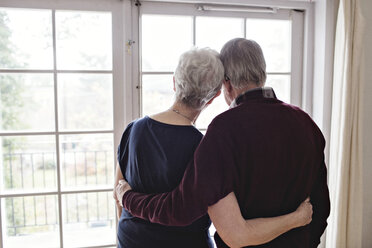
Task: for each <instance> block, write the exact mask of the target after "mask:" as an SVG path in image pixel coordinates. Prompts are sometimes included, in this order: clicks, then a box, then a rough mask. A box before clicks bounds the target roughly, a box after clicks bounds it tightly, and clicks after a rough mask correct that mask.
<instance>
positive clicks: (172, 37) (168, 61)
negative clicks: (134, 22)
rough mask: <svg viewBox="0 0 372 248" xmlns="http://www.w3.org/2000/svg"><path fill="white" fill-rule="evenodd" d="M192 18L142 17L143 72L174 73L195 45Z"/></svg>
mask: <svg viewBox="0 0 372 248" xmlns="http://www.w3.org/2000/svg"><path fill="white" fill-rule="evenodd" d="M192 21H193V20H192V17H191V16H161V15H143V16H142V70H143V71H174V70H175V68H176V67H177V63H178V59H179V56H180V55H181V54H182V53H183V52H185V51H187V50H189V49H190V48H191V47H192V45H193V40H192V36H193V32H192Z"/></svg>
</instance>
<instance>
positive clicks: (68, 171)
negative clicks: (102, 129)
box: [60, 134, 114, 190]
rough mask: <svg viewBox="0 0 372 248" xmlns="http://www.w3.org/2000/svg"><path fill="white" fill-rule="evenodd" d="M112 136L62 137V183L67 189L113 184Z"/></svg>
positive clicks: (79, 135) (83, 135)
mask: <svg viewBox="0 0 372 248" xmlns="http://www.w3.org/2000/svg"><path fill="white" fill-rule="evenodd" d="M113 143H114V142H113V135H112V134H78V135H61V136H60V151H61V152H60V154H61V165H62V177H61V182H62V186H63V187H64V189H65V190H68V189H72V190H74V189H75V188H76V187H82V186H98V185H99V186H104V187H107V186H108V187H110V186H112V185H113V183H114V154H113Z"/></svg>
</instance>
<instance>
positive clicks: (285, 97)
mask: <svg viewBox="0 0 372 248" xmlns="http://www.w3.org/2000/svg"><path fill="white" fill-rule="evenodd" d="M265 86H270V87H273V89H274V91H275V95H276V97H277V98H278V99H279V100H281V101H283V102H286V103H290V102H291V76H289V75H267V80H266V84H265Z"/></svg>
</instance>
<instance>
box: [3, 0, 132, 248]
mask: <svg viewBox="0 0 372 248" xmlns="http://www.w3.org/2000/svg"><path fill="white" fill-rule="evenodd" d="M130 5H131V4H130V3H129V2H127V1H126V2H124V3H123V2H122V1H120V0H105V1H102V0H64V1H57V0H32V1H30V0H2V1H1V3H0V7H2V8H21V9H48V10H52V25H53V57H54V61H53V69H50V70H33V69H31V70H29V69H15V70H13V69H0V73H50V74H53V76H54V104H55V109H54V111H55V131H50V132H49V131H48V132H32V131H27V132H0V136H2V137H6V136H21V135H25V136H35V135H53V136H54V137H55V143H56V151H55V152H56V163H57V169H56V173H57V190H47V189H46V190H43V191H35V190H25V191H23V192H22V193H13V192H6V193H4V192H0V200H2V199H3V198H4V199H5V198H9V197H27V196H46V195H55V196H56V197H57V199H58V217H57V218H58V222H59V237H60V241H59V246H60V247H64V244H63V216H62V214H63V213H62V212H63V210H62V196H63V195H67V194H77V193H92V192H94V193H96V192H112V190H113V187H111V186H110V187H99V188H98V187H94V186H93V187H89V188H82V189H81V190H73V191H66V190H62V189H61V169H62V168H61V164H60V148H59V136H60V135H65V134H105V133H106V134H107V133H108V134H112V135H113V137H114V150H113V154H114V157H113V161H116V148H117V147H118V144H119V142H120V139H121V135H122V132H123V130H124V128H125V126H126V124H127V123H128V122H129V121H130V120H132V119H133V118H134V116H133V109H132V107H133V106H134V105H135V104H133V102H132V99H133V98H132V96H133V91H132V89H131V88H132V85H131V84H126V83H123V82H125V81H126V82H129V81H130V80H131V76H132V73H129V72H130V71H131V66H132V56H128V55H130V54H132V52H135V51H127V52H125V50H124V48H125V42H124V40H126V39H128V38H129V37H130V36H131V30H130V29H127V28H126V29H125V31H124V25H126V26H127V27H130V26H131V22H132V15H131V6H130ZM56 10H81V11H98V12H110V13H111V15H112V70H57V67H56V34H55V11H56ZM60 72H62V73H63V72H64V73H66V72H68V73H109V74H112V77H113V92H112V93H113V129H109V130H96V131H59V127H58V99H57V97H58V95H57V74H58V73H60ZM115 164H116V163H115ZM114 168H115V166H114ZM112 204H113V205H114V200H112ZM115 209H116V207H115ZM2 211H4V210H3V209H2V204H0V223H3V224H4V223H5V222H3V221H2V219H1V218H2V215H3V212H2ZM115 217H116V214H115ZM3 224H1V225H0V248H2V247H4V243H3V242H4V237H3V232H5V230H6V227H5V226H3ZM116 224H117V220H116ZM113 235H114V234H113ZM114 246H116V244H115V243H113V244H107V245H104V246H99V247H114ZM93 247H95V246H93Z"/></svg>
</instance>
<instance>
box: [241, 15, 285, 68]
mask: <svg viewBox="0 0 372 248" xmlns="http://www.w3.org/2000/svg"><path fill="white" fill-rule="evenodd" d="M291 24H292V23H291V21H289V20H268V19H247V39H252V40H255V41H256V42H257V43H258V44H260V46H261V48H262V50H263V53H264V55H265V59H266V66H267V67H266V70H267V71H268V72H290V71H291Z"/></svg>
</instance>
